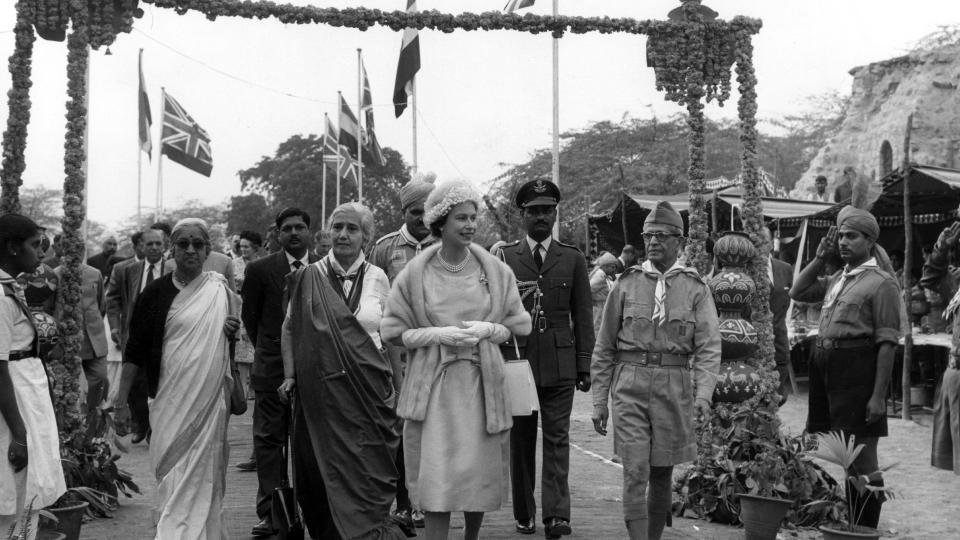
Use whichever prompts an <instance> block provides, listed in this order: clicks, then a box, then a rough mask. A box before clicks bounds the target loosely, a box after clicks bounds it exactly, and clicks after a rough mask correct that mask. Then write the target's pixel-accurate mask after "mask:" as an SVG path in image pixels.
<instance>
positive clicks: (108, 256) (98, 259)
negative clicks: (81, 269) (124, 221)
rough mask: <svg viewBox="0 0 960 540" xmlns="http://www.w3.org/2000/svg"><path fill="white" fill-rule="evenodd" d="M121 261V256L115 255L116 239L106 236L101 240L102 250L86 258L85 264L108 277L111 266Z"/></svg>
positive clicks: (111, 270)
mask: <svg viewBox="0 0 960 540" xmlns="http://www.w3.org/2000/svg"><path fill="white" fill-rule="evenodd" d="M121 261H123V257H118V256H117V239H116V238H114V237H113V236H108V237H107V239H106V240H104V241H103V250H101V251H100V253H97V254H96V255H94V256H93V257H90V258H89V259H87V264H88V265H90V266H92V267H94V268H96V269H97V270H99V271H100V274H101V275H103V276H105V277H110V275H111V274H112V273H113V266H114V265H115V264H117V263H118V262H121Z"/></svg>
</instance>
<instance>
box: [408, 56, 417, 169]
mask: <svg viewBox="0 0 960 540" xmlns="http://www.w3.org/2000/svg"><path fill="white" fill-rule="evenodd" d="M409 100H410V112H411V113H412V114H411V116H412V119H411V120H412V121H413V172H417V76H416V75H414V76H413V78H412V79H410V96H409Z"/></svg>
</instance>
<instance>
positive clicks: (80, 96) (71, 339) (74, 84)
mask: <svg viewBox="0 0 960 540" xmlns="http://www.w3.org/2000/svg"><path fill="white" fill-rule="evenodd" d="M70 7H71V8H72V9H73V10H74V11H73V17H72V21H73V27H72V28H71V31H70V34H69V35H68V36H67V97H68V100H67V114H66V117H67V133H66V139H65V143H64V150H65V152H64V158H63V170H64V173H65V178H64V181H63V220H62V222H61V224H62V225H63V233H62V235H61V245H62V247H63V257H62V264H63V267H64V272H63V275H62V276H61V278H60V291H59V294H61V295H62V298H63V315H62V316H61V318H60V321H59V323H60V336H61V342H62V343H63V356H62V357H61V358H60V359H56V360H54V361H52V362H50V368H51V371H52V372H53V378H54V398H55V399H54V408H55V412H56V413H57V418H59V419H60V422H59V423H60V443H61V447H62V448H63V449H64V453H66V454H69V452H71V451H73V452H77V451H79V449H80V448H82V446H83V445H84V443H85V441H83V440H82V438H83V435H84V429H83V424H84V419H83V417H82V415H81V414H80V403H79V396H80V377H82V376H83V372H82V370H81V360H80V346H81V341H82V339H83V326H82V313H81V312H80V295H81V291H80V280H81V271H80V264H81V262H82V257H83V250H84V241H83V233H82V227H83V221H84V219H85V218H86V213H85V209H84V206H83V198H84V185H85V184H86V181H85V175H86V173H85V171H84V161H85V160H86V155H85V153H84V137H85V131H86V126H87V107H86V91H87V82H86V77H87V63H88V62H89V60H90V58H89V56H90V52H89V51H90V50H89V48H88V38H87V29H88V27H87V24H86V22H87V10H86V2H84V1H83V0H72V1H71V4H70ZM65 457H71V456H69V455H67V456H65Z"/></svg>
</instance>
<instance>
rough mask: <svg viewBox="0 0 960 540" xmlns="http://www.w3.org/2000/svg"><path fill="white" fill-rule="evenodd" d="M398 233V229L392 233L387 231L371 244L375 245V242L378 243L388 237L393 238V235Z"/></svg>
mask: <svg viewBox="0 0 960 540" xmlns="http://www.w3.org/2000/svg"><path fill="white" fill-rule="evenodd" d="M398 234H400V231H399V230H397V231H393V232H392V233H387V234H385V235H383V236H381V237H380V239H379V240H377V241H376V242H374V243H373V245H377V244H379V243H380V242H383V241H384V240H387V239H388V238H393V237H394V236H397V235H398Z"/></svg>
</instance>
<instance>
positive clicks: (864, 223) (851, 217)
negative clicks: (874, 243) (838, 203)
mask: <svg viewBox="0 0 960 540" xmlns="http://www.w3.org/2000/svg"><path fill="white" fill-rule="evenodd" d="M843 226H847V227H849V228H851V229H853V230H855V231H859V232H861V233H863V235H864V236H866V237H868V238H870V239H871V240H876V239H877V237H879V236H880V225H879V224H878V223H877V218H875V217H873V214H871V213H870V212H867V211H866V210H861V209H859V208H856V207H853V206H845V207H844V208H843V210H841V211H840V213H839V214H837V228H838V229H839V228H840V227H843Z"/></svg>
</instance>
